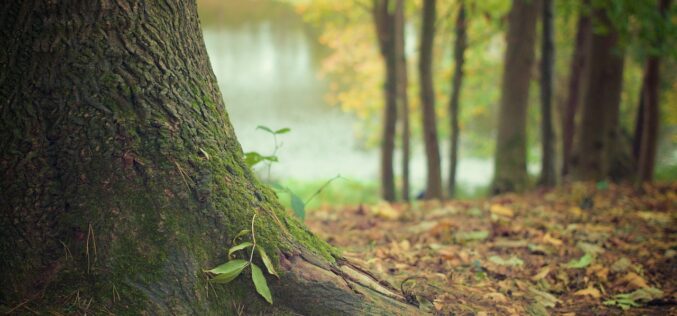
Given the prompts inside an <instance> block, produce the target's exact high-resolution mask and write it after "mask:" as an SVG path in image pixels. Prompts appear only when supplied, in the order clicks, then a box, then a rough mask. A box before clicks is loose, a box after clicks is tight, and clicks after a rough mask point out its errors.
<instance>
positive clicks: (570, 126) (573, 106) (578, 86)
mask: <svg viewBox="0 0 677 316" xmlns="http://www.w3.org/2000/svg"><path fill="white" fill-rule="evenodd" d="M583 3H584V6H585V5H587V4H588V1H583ZM591 32H592V31H591V28H590V17H589V15H588V14H587V13H586V12H585V11H584V10H581V11H580V12H579V17H578V25H577V27H576V43H575V47H574V55H573V57H572V58H571V68H570V69H571V72H570V73H569V86H568V88H569V89H568V90H569V94H568V95H567V101H566V104H565V108H564V115H563V121H562V177H566V176H567V175H568V174H569V165H570V164H571V155H572V151H573V147H574V135H575V127H576V113H577V112H578V107H579V106H578V105H579V104H580V103H581V101H582V96H583V95H585V88H586V86H587V85H586V83H585V80H584V79H585V78H586V77H587V76H586V75H585V71H586V68H587V67H589V63H588V62H587V59H588V58H589V57H588V56H589V54H588V52H589V46H590V35H591Z"/></svg>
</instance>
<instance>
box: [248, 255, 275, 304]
mask: <svg viewBox="0 0 677 316" xmlns="http://www.w3.org/2000/svg"><path fill="white" fill-rule="evenodd" d="M251 268H252V281H254V287H255V288H256V292H258V293H259V294H261V296H263V298H265V299H266V301H267V302H268V303H270V304H273V296H272V295H271V294H270V289H269V288H268V283H267V282H266V277H265V276H263V271H261V268H259V267H258V266H257V265H256V264H253V263H252V265H251Z"/></svg>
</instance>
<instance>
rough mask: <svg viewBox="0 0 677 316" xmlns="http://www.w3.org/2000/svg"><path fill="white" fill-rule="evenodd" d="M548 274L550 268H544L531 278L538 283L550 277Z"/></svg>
mask: <svg viewBox="0 0 677 316" xmlns="http://www.w3.org/2000/svg"><path fill="white" fill-rule="evenodd" d="M548 273H550V267H543V268H541V270H540V271H538V273H537V274H536V275H534V276H533V277H531V280H532V281H538V280H542V279H544V278H545V277H546V276H548Z"/></svg>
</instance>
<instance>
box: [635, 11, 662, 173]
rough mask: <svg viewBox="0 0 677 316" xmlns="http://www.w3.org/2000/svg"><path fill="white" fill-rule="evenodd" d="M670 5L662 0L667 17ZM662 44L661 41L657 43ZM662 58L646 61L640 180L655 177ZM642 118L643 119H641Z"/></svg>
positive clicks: (639, 166) (640, 110) (641, 112)
mask: <svg viewBox="0 0 677 316" xmlns="http://www.w3.org/2000/svg"><path fill="white" fill-rule="evenodd" d="M669 7H670V0H660V2H659V8H658V10H659V11H660V12H661V15H662V16H663V17H664V18H665V16H666V12H667V10H668V8H669ZM656 44H657V45H660V43H656ZM660 62H661V60H660V58H659V57H658V56H651V57H649V60H648V61H647V63H646V67H645V70H644V80H643V81H642V91H641V100H640V106H639V111H638V120H637V121H638V122H641V124H638V129H637V130H638V131H639V133H638V134H639V135H638V139H636V140H635V143H637V142H638V141H639V143H640V145H639V146H637V147H638V155H637V180H638V181H640V182H644V181H651V180H652V179H653V171H654V165H655V162H656V143H657V141H658V127H659V124H660V119H659V115H660V111H659V108H658V103H659V91H660ZM640 120H641V121H640Z"/></svg>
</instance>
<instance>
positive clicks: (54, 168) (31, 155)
mask: <svg viewBox="0 0 677 316" xmlns="http://www.w3.org/2000/svg"><path fill="white" fill-rule="evenodd" d="M0 27H1V28H0V29H1V30H2V31H0V42H2V43H3V46H4V49H3V50H2V51H0V102H1V103H0V121H1V122H2V124H0V147H1V148H2V149H3V153H2V156H1V157H0V175H1V177H0V210H1V211H0V214H1V215H0V253H2V255H1V256H0V284H2V287H0V311H8V310H11V309H12V308H14V311H15V312H16V313H20V314H21V313H26V312H27V311H29V310H34V311H37V312H40V313H44V314H47V313H57V314H107V313H113V314H121V315H139V314H158V315H170V314H178V315H185V314H195V315H222V314H234V313H235V311H236V310H238V309H240V308H243V309H244V312H245V313H247V314H255V313H264V314H270V313H277V314H291V313H304V314H350V315H355V314H369V313H375V314H393V313H400V314H408V313H415V312H416V310H412V309H410V307H409V306H408V305H406V304H403V303H402V301H403V300H402V298H401V297H399V295H397V294H394V293H395V291H393V290H392V289H390V288H388V287H387V286H383V285H379V284H378V283H377V282H375V281H374V279H373V278H370V277H369V276H368V274H365V273H363V272H360V271H359V270H357V269H355V268H352V266H351V265H350V264H349V263H347V262H345V261H343V260H342V259H340V256H339V255H338V254H337V252H336V250H334V249H333V248H331V247H330V246H328V245H327V244H326V243H324V242H323V241H321V240H319V239H317V238H316V237H315V236H313V235H312V234H311V233H310V232H309V231H307V229H306V228H305V227H304V226H303V225H302V224H301V223H299V222H298V221H296V220H295V219H293V218H290V217H287V215H286V212H285V211H284V209H283V208H282V207H281V206H280V204H279V203H278V202H277V197H276V196H275V194H274V193H273V192H272V191H271V190H269V189H268V188H266V187H265V186H262V185H261V184H259V182H258V181H257V180H256V178H255V177H254V176H253V175H252V173H251V172H250V170H249V169H248V168H247V166H246V165H245V164H244V163H243V161H242V150H241V148H240V145H239V144H238V142H237V139H236V137H235V135H234V132H233V129H232V127H231V125H230V123H229V120H228V116H227V114H226V111H225V108H224V105H223V103H222V98H221V95H220V93H219V91H218V88H217V85H216V80H215V78H214V75H213V73H212V70H211V68H210V65H209V61H208V57H207V53H206V49H205V47H204V42H203V39H202V36H201V30H200V27H199V22H198V18H197V13H196V8H195V3H194V2H192V1H179V0H173V1H172V0H164V1H144V2H140V1H139V2H137V1H129V0H126V1H125V0H118V1H112V2H111V1H4V2H2V3H1V4H0ZM234 75H236V74H234ZM254 213H258V215H259V216H258V217H257V218H259V219H260V220H257V221H256V223H255V226H256V231H257V235H256V240H257V242H258V244H259V245H260V246H261V247H263V248H265V249H266V250H267V253H268V254H270V255H272V256H273V260H274V261H275V262H276V263H277V266H278V269H279V270H280V272H282V277H281V279H279V280H277V279H273V278H269V279H268V282H269V284H270V285H271V287H272V292H273V296H274V300H275V304H274V305H272V306H271V305H268V304H267V303H266V302H265V301H263V300H262V299H261V298H260V297H259V296H258V295H257V294H256V292H255V290H254V287H253V286H252V284H251V279H250V278H249V277H248V276H246V275H242V276H240V277H239V278H238V279H236V280H235V281H233V282H232V283H230V284H228V285H210V284H209V283H208V282H207V281H206V279H207V276H206V275H205V274H204V273H203V272H202V271H203V269H207V268H210V267H213V266H215V265H217V264H220V263H223V262H224V261H225V260H226V255H225V251H226V249H227V247H229V246H230V244H231V240H232V238H233V236H234V235H235V234H236V233H237V232H238V231H240V230H241V229H244V228H246V227H248V226H249V225H250V222H251V219H252V216H253V214H254ZM259 263H260V262H259ZM292 295H293V296H292Z"/></svg>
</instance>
